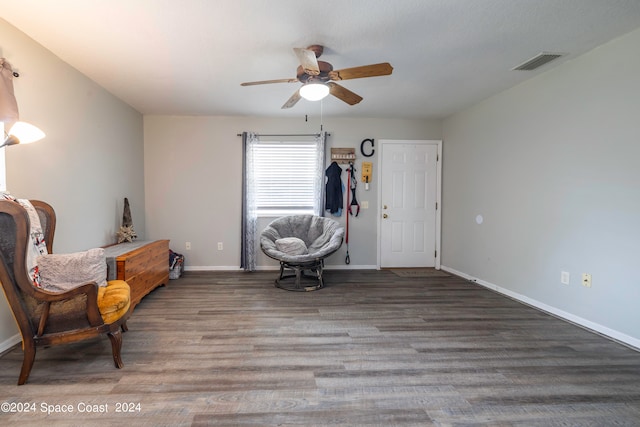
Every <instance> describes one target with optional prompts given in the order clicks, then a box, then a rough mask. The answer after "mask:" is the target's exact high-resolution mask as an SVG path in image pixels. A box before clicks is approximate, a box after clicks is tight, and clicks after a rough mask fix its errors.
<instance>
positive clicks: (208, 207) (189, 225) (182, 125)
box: [144, 116, 442, 270]
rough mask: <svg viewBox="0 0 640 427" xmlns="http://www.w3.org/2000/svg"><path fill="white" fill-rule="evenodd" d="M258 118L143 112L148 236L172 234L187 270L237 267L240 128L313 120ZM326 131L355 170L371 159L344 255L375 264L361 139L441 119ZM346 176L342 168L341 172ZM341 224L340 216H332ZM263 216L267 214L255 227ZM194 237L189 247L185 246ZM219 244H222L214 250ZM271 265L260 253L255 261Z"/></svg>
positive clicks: (291, 129)
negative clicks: (361, 206)
mask: <svg viewBox="0 0 640 427" xmlns="http://www.w3.org/2000/svg"><path fill="white" fill-rule="evenodd" d="M314 120H315V121H309V122H305V121H304V119H303V118H301V119H276V118H255V117H174V116H171V117H170V116H145V118H144V140H145V144H144V150H145V195H146V201H145V205H146V207H147V211H146V215H147V217H146V225H147V234H148V236H149V237H150V238H152V239H159V238H169V239H171V248H172V249H173V250H174V251H176V252H180V253H182V254H184V255H185V258H186V263H185V264H186V268H187V269H194V270H195V269H206V270H210V269H237V268H239V265H240V224H241V217H240V212H241V183H242V140H241V138H240V137H239V136H237V134H238V133H241V132H242V131H254V132H258V133H263V134H272V133H277V134H282V133H286V134H289V133H314V132H318V130H319V129H320V123H319V122H318V119H317V118H316V119H314ZM323 129H324V130H325V131H327V132H329V133H330V134H331V136H330V137H329V138H328V140H327V144H328V149H327V151H329V148H330V147H331V146H333V147H353V148H355V149H356V154H357V160H356V162H355V166H356V169H357V173H358V174H359V173H360V171H361V163H362V161H363V159H364V160H366V161H372V162H373V163H374V170H373V173H374V183H372V184H371V186H370V190H369V191H364V185H362V184H359V185H358V192H357V197H358V201H359V202H363V201H368V202H369V209H368V210H361V211H360V212H361V213H360V215H359V216H358V217H357V218H355V219H352V220H350V221H349V228H350V232H349V254H350V257H351V266H352V267H356V268H357V267H361V268H362V267H369V268H375V266H376V257H377V253H376V242H377V239H376V232H377V228H376V227H377V218H376V214H375V212H376V206H377V191H378V189H377V187H376V185H375V174H376V173H377V171H376V167H377V153H375V154H374V156H373V157H369V158H364V157H363V156H362V155H360V143H361V142H362V140H363V139H365V138H374V139H375V140H378V139H394V138H396V139H440V138H441V135H442V133H441V125H440V121H424V120H394V119H340V118H325V120H324V126H323ZM343 179H345V180H346V173H345V174H344V176H343ZM337 219H338V221H340V222H342V223H343V224H344V220H345V217H344V215H343V216H342V217H340V218H337ZM267 222H268V219H266V218H265V219H264V220H263V221H262V222H261V224H260V225H259V227H262V226H263V225H265V224H266V223H267ZM185 242H191V245H192V246H191V250H190V251H186V250H185ZM217 242H223V244H224V245H223V246H224V250H222V251H218V250H217ZM344 258H345V247H344V245H343V247H342V249H341V250H340V251H339V252H337V253H336V254H334V255H332V256H331V257H330V258H328V259H327V265H328V266H331V265H341V266H344V265H345V264H344ZM274 265H275V263H274V262H273V261H272V260H270V259H268V258H266V257H264V256H263V255H262V254H261V253H260V254H259V258H258V267H267V268H268V267H271V266H274Z"/></svg>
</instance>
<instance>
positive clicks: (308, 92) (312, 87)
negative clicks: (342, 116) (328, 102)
mask: <svg viewBox="0 0 640 427" xmlns="http://www.w3.org/2000/svg"><path fill="white" fill-rule="evenodd" d="M327 95H329V86H327V85H325V84H324V83H307V84H305V85H304V86H302V87H301V88H300V96H301V97H303V98H304V99H306V100H307V101H320V100H321V99H323V98H325V97H326V96H327Z"/></svg>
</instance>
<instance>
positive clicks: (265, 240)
mask: <svg viewBox="0 0 640 427" xmlns="http://www.w3.org/2000/svg"><path fill="white" fill-rule="evenodd" d="M343 238H344V228H343V227H341V226H340V224H339V223H338V222H337V221H334V220H333V219H331V218H325V217H320V216H316V215H289V216H284V217H281V218H278V219H276V220H274V221H272V222H271V223H270V224H269V225H267V227H266V228H265V229H264V230H263V231H262V233H261V235H260V248H261V249H262V251H263V252H264V253H265V254H266V255H267V256H269V257H271V258H273V259H275V260H277V261H279V262H280V276H279V277H278V278H277V279H276V281H275V284H276V287H279V288H282V289H285V290H288V291H315V290H317V289H320V288H322V287H324V281H323V278H322V271H323V268H324V260H325V258H326V257H328V256H329V255H331V254H332V253H334V252H335V251H337V250H338V249H340V246H342V240H343ZM285 269H289V270H293V271H294V274H285ZM305 270H306V271H309V272H312V273H313V276H310V275H307V274H305ZM303 277H311V278H313V279H315V280H316V281H315V283H313V284H311V285H308V286H303V285H302V284H301V279H302V278H303ZM289 278H295V281H293V283H292V284H291V283H289V282H288V281H285V280H284V279H289Z"/></svg>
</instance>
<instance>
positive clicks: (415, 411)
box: [0, 270, 640, 427]
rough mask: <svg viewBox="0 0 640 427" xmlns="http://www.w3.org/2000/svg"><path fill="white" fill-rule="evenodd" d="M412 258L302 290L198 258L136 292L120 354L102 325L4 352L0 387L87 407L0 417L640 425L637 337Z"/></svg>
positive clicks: (14, 398)
mask: <svg viewBox="0 0 640 427" xmlns="http://www.w3.org/2000/svg"><path fill="white" fill-rule="evenodd" d="M402 274H403V275H398V274H395V273H393V272H391V271H384V270H383V271H373V270H349V271H338V270H327V271H326V272H325V280H326V283H327V286H326V288H325V289H322V290H319V291H316V292H309V293H305V292H301V293H298V292H287V291H284V290H280V289H277V288H275V287H274V286H273V280H274V276H275V273H274V272H255V273H243V272H187V273H186V274H185V276H184V277H183V278H181V279H178V280H173V281H171V283H170V284H169V286H167V287H163V288H159V289H156V290H155V291H153V292H152V293H151V294H149V295H148V296H147V297H145V298H144V299H143V300H142V302H141V303H140V304H139V305H138V306H137V307H136V310H135V313H134V314H133V316H132V318H131V319H130V321H129V322H128V325H129V331H128V332H127V333H125V334H124V344H123V349H122V357H123V360H124V363H125V367H124V368H123V369H120V370H118V369H115V368H114V367H113V360H112V359H111V349H110V344H109V341H108V340H107V339H96V340H91V341H88V342H84V343H76V344H70V345H66V346H59V347H51V348H48V349H43V350H40V351H39V353H38V354H37V357H36V362H35V365H34V368H33V371H32V373H31V377H30V378H29V382H28V383H27V385H24V386H20V387H18V386H15V385H14V384H15V383H16V381H17V376H18V372H19V370H20V364H21V361H22V352H21V350H20V349H19V348H15V349H13V350H11V351H9V352H8V353H7V354H5V355H3V357H1V358H0V403H1V402H9V403H11V402H14V403H17V402H22V403H36V404H38V405H41V404H42V403H45V404H53V405H55V404H71V405H73V406H74V408H75V411H74V412H73V413H71V414H69V413H67V414H62V413H53V414H49V415H48V414H46V413H44V412H42V411H41V410H40V407H38V408H37V409H38V410H37V411H36V412H35V413H33V412H31V413H11V412H9V413H7V412H4V413H3V412H0V425H3V426H4V425H20V426H21V427H24V426H30V425H34V426H36V425H37V426H41V425H52V426H53V425H96V426H101V425H105V426H107V425H118V426H121V425H123V424H124V425H126V424H127V423H128V424H132V425H136V426H138V425H142V426H144V425H149V426H165V425H166V426H190V425H194V426H207V425H215V426H225V425H228V426H271V425H300V426H311V425H313V426H334V425H343V426H355V425H381V426H387V425H398V426H431V425H433V426H484V425H489V426H520V425H522V426H545V427H546V426H609V425H616V426H618V425H619V426H639V425H640V352H638V351H635V350H633V349H630V348H627V347H625V346H623V345H620V344H618V343H615V342H613V341H610V340H607V339H606V338H603V337H601V336H599V335H597V334H594V333H591V332H589V331H587V330H584V329H582V328H580V327H577V326H575V325H572V324H570V323H567V322H564V321H562V320H560V319H557V318H554V317H552V316H549V315H547V314H545V313H543V312H540V311H538V310H535V309H533V308H531V307H529V306H526V305H523V304H520V303H518V302H517V301H514V300H511V299H509V298H505V297H503V296H501V295H499V294H496V293H494V292H491V291H489V290H487V289H484V288H482V287H479V286H478V285H476V284H474V283H470V282H468V281H465V280H463V279H461V278H459V277H455V276H452V275H449V274H446V273H444V272H434V273H433V274H426V275H417V276H416V275H411V274H407V273H406V272H403V273H402ZM405 276H408V277H405ZM123 402H132V403H136V404H137V403H139V404H140V406H139V408H140V410H139V411H137V410H136V411H134V412H130V413H116V412H115V407H116V405H117V404H118V403H123ZM86 403H88V404H95V405H99V404H106V405H108V406H109V411H108V412H107V413H89V414H87V413H79V411H78V409H77V407H78V405H82V404H86Z"/></svg>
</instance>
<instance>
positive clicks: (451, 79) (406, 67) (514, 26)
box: [0, 0, 640, 118]
mask: <svg viewBox="0 0 640 427" xmlns="http://www.w3.org/2000/svg"><path fill="white" fill-rule="evenodd" d="M0 11H1V14H2V18H4V19H5V20H6V21H8V22H9V23H11V24H13V25H14V26H16V27H17V28H19V29H20V30H22V31H23V32H25V33H26V34H28V35H29V36H30V37H32V38H33V39H35V40H36V41H37V42H39V43H40V44H42V45H43V46H45V47H46V48H48V49H49V50H51V51H52V52H53V53H54V54H55V55H57V56H58V57H60V58H61V59H62V60H64V61H65V62H67V63H69V64H70V65H72V66H73V67H75V68H76V69H78V70H79V71H81V72H82V73H84V74H85V75H87V76H88V77H89V78H91V79H92V80H94V81H96V82H97V83H98V84H100V85H101V86H103V87H105V88H106V89H107V90H109V91H110V92H112V93H113V94H115V95H116V96H117V97H119V98H121V99H122V100H124V101H125V102H127V103H128V104H130V105H131V106H133V107H134V108H135V109H136V110H138V111H140V112H141V113H144V114H169V115H251V116H272V117H291V116H302V115H305V114H310V115H317V114H319V112H320V103H318V102H315V103H312V102H309V101H305V100H301V101H300V102H298V104H296V106H295V107H293V108H291V109H289V110H281V109H280V107H281V106H282V104H284V103H285V101H286V100H287V99H288V98H289V97H290V96H291V94H292V93H293V92H294V91H295V90H297V88H298V87H299V84H298V83H294V84H292V83H281V84H272V85H263V86H250V87H241V86H240V83H241V82H245V81H255V80H269V79H281V78H294V77H295V72H296V67H297V65H298V61H297V59H296V56H295V54H294V52H293V50H292V48H294V47H306V46H308V45H311V44H322V45H324V46H325V51H324V54H323V55H322V57H321V59H322V60H324V61H327V62H330V63H331V64H333V66H334V68H335V69H341V68H348V67H354V66H359V65H367V64H374V63H379V62H390V63H391V65H392V66H393V67H394V70H393V74H392V75H391V76H384V77H372V78H365V79H358V80H348V81H343V82H342V83H341V84H342V85H343V86H345V87H346V88H348V89H350V90H351V91H354V92H356V93H358V94H359V95H361V96H362V97H363V98H364V100H363V101H362V102H361V103H360V104H357V105H355V106H348V105H347V104H345V103H343V102H342V101H340V100H338V99H337V98H334V97H329V98H327V99H325V100H324V101H322V111H323V114H324V115H325V116H333V115H340V116H347V117H397V118H441V117H445V116H447V115H449V114H451V113H453V112H455V111H458V110H460V109H462V108H464V107H466V106H469V105H472V104H473V103H476V102H478V101H480V100H482V99H484V98H487V97H489V96H491V95H493V94H495V93H497V92H500V91H502V90H504V89H507V88H509V87H512V86H514V85H516V84H518V83H520V82H522V81H524V80H526V79H529V78H531V77H533V76H534V75H536V74H539V73H541V72H544V71H547V70H549V69H551V68H552V67H555V66H557V65H560V64H561V63H563V62H565V61H570V60H571V59H572V58H574V57H576V56H577V55H580V54H582V53H584V52H586V51H588V50H590V49H592V48H594V47H596V46H598V45H600V44H602V43H605V42H607V41H609V40H611V39H613V38H616V37H618V36H620V35H623V34H625V33H627V32H629V31H632V30H634V29H636V28H638V27H640V0H323V1H315V2H314V1H301V0H215V1H214V0H91V1H87V0H56V1H49V0H0ZM1 43H2V42H1V41H0V49H1V48H2V45H1ZM542 51H548V52H563V53H567V54H568V55H567V56H565V57H563V58H561V59H559V60H556V61H553V62H552V63H550V64H547V65H545V66H543V67H542V68H539V69H538V70H536V71H533V72H526V71H511V69H512V68H513V67H515V66H517V65H519V64H521V63H522V62H524V61H526V60H527V59H529V58H531V57H533V56H535V55H536V54H538V53H540V52H542ZM638 52H639V51H636V52H630V54H633V55H638ZM7 59H8V60H9V61H10V62H12V61H11V58H7ZM13 65H14V67H15V68H17V69H18V70H20V64H13ZM23 71H24V74H25V75H26V74H27V71H28V70H23Z"/></svg>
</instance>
